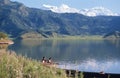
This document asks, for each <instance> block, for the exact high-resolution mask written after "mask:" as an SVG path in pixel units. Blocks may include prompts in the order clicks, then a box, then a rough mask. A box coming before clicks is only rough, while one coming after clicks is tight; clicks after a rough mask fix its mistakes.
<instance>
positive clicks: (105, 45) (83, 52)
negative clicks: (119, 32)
mask: <svg viewBox="0 0 120 78" xmlns="http://www.w3.org/2000/svg"><path fill="white" fill-rule="evenodd" d="M8 49H9V50H13V51H15V52H16V53H17V54H22V55H24V56H27V57H30V58H33V59H37V60H41V58H42V57H43V56H45V57H47V58H49V57H52V58H53V59H54V61H55V62H58V63H59V65H58V67H60V68H64V69H65V68H66V69H75V70H80V71H88V72H91V71H92V72H100V71H104V72H107V73H119V74H120V66H119V65H120V40H23V41H19V40H17V41H15V44H13V45H11V46H9V47H8Z"/></svg>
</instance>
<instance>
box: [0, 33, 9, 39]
mask: <svg viewBox="0 0 120 78" xmlns="http://www.w3.org/2000/svg"><path fill="white" fill-rule="evenodd" d="M1 39H8V35H7V34H5V33H3V32H0V40H1Z"/></svg>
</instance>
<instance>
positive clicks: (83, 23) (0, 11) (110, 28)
mask: <svg viewBox="0 0 120 78" xmlns="http://www.w3.org/2000/svg"><path fill="white" fill-rule="evenodd" d="M0 31H2V32H5V33H7V34H9V35H10V36H11V37H13V38H16V37H21V36H22V35H24V34H26V33H30V34H31V32H35V33H37V34H40V35H39V38H40V37H47V38H48V37H54V36H58V35H59V36H62V35H70V36H76V35H82V36H91V35H100V36H104V35H106V34H108V33H111V32H115V31H120V16H96V17H88V16H84V15H81V14H77V13H54V12H51V11H49V10H41V9H35V8H29V7H26V6H25V5H23V4H21V3H18V2H11V1H9V0H0ZM54 34H55V35H54Z"/></svg>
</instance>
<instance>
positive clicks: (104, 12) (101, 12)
mask: <svg viewBox="0 0 120 78" xmlns="http://www.w3.org/2000/svg"><path fill="white" fill-rule="evenodd" d="M79 13H80V14H83V15H86V16H119V14H117V13H113V12H112V11H110V10H109V9H107V8H104V7H95V8H92V9H83V10H80V12H79Z"/></svg>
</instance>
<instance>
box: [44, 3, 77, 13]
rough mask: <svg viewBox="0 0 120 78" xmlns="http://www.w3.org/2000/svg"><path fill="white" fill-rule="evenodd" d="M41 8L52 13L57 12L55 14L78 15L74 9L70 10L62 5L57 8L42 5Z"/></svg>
mask: <svg viewBox="0 0 120 78" xmlns="http://www.w3.org/2000/svg"><path fill="white" fill-rule="evenodd" d="M43 6H44V7H45V8H47V9H49V10H51V11H53V12H57V13H79V10H78V9H76V8H71V7H69V6H68V5H66V4H62V5H61V6H59V7H57V6H52V5H46V4H43Z"/></svg>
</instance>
